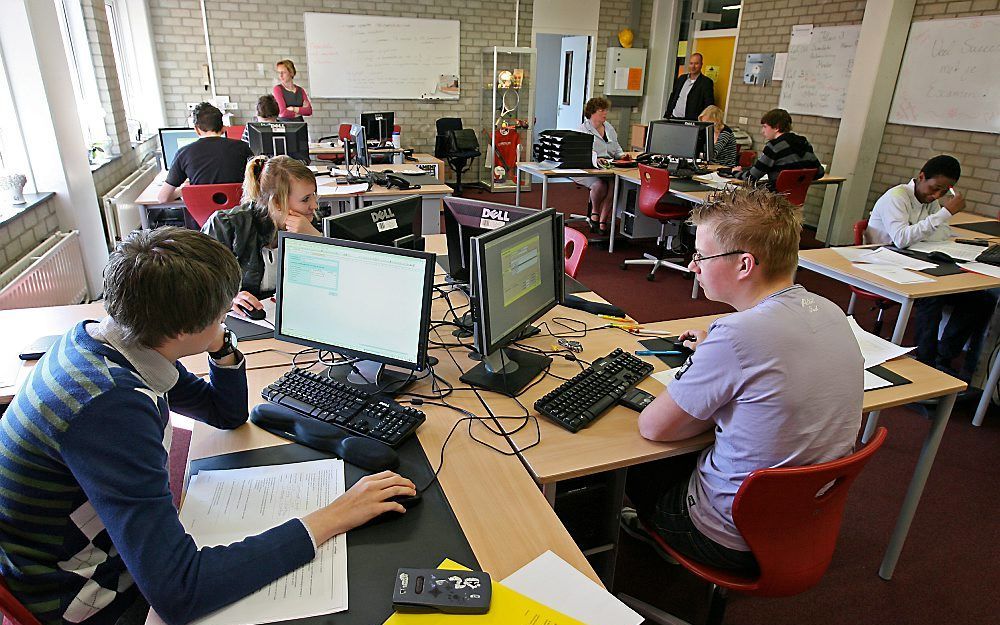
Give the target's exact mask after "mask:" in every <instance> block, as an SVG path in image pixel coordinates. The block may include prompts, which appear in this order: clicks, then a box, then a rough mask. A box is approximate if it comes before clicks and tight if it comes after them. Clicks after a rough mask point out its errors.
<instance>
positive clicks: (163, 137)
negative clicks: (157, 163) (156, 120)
mask: <svg viewBox="0 0 1000 625" xmlns="http://www.w3.org/2000/svg"><path fill="white" fill-rule="evenodd" d="M197 140H198V133H196V132H195V131H194V128H160V151H161V153H162V154H163V167H164V169H170V166H171V165H173V164H174V157H175V156H177V151H178V150H180V149H181V148H183V147H184V146H185V145H190V144H192V143H194V142H195V141H197Z"/></svg>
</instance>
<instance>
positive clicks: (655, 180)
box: [620, 163, 690, 280]
mask: <svg viewBox="0 0 1000 625" xmlns="http://www.w3.org/2000/svg"><path fill="white" fill-rule="evenodd" d="M669 196H670V172H669V171H667V170H666V169H661V168H659V167H650V166H649V165H643V164H641V163H640V164H639V199H638V200H637V201H636V205H637V206H638V207H639V211H640V212H641V213H642V214H643V215H645V216H647V217H649V218H651V219H655V220H657V221H659V222H660V236H659V237H658V238H657V243H658V244H663V246H664V247H663V250H662V254H661V255H660V256H654V255H652V254H643V257H642V258H637V259H632V260H626V261H623V262H622V264H621V265H620V267H621V268H622V269H628V267H629V265H652V266H653V268H652V269H651V270H650V272H649V274H648V275H647V276H646V279H647V280H653V279H654V278H655V275H656V270H657V269H659V268H660V267H669V268H671V269H676V270H677V271H681V272H684V273H690V269H688V268H687V266H686V265H687V263H686V261H685V258H684V256H685V255H684V253H683V252H681V253H678V252H677V251H675V250H674V249H673V247H674V246H673V242H674V236H675V233H674V231H673V230H671V232H670V233H669V234H668V233H667V227H668V226H670V227H671V228H674V229H676V230H677V234H679V233H680V232H681V229H682V228H684V223H683V222H684V221H685V220H686V219H687V217H688V214H689V212H690V210H689V209H688V207H687V205H685V204H680V203H668V202H667V199H668V198H669ZM668 258H675V259H676V260H680V261H682V262H684V264H677V263H674V262H671V261H670V260H667V259H668Z"/></svg>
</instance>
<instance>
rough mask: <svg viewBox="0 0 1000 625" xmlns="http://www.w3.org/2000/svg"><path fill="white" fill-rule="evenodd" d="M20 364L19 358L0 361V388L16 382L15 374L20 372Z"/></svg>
mask: <svg viewBox="0 0 1000 625" xmlns="http://www.w3.org/2000/svg"><path fill="white" fill-rule="evenodd" d="M22 364H23V363H22V362H21V360H20V359H19V358H10V359H9V360H7V362H0V388H5V387H7V386H14V384H15V383H17V374H18V373H20V371H21V365H22Z"/></svg>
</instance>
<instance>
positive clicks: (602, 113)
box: [577, 97, 625, 234]
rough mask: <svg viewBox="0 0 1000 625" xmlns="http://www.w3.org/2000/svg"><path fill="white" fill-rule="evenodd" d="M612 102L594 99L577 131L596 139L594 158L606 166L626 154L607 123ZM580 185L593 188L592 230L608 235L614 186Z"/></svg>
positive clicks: (595, 181) (593, 181)
mask: <svg viewBox="0 0 1000 625" xmlns="http://www.w3.org/2000/svg"><path fill="white" fill-rule="evenodd" d="M610 109H611V101H610V100H608V99H607V98H601V97H598V98H591V99H589V100H587V103H586V104H585V105H584V106H583V116H584V117H586V119H585V120H584V121H583V123H582V124H580V127H579V128H577V130H580V131H581V132H586V133H589V134H592V135H594V154H596V155H597V161H598V163H596V164H600V165H603V164H604V163H606V162H607V161H609V160H612V159H617V158H621V157H622V156H623V155H624V154H625V150H623V149H622V146H621V145H620V144H619V143H618V133H617V132H615V129H614V127H612V126H611V123H610V122H608V121H607V119H608V111H609V110H610ZM577 182H579V183H580V184H582V185H584V186H586V187H590V217H589V221H590V229H591V231H592V232H597V231H598V229H600V232H601V233H602V234H605V233H607V231H608V224H609V223H611V202H612V200H613V199H614V198H612V197H611V196H612V193H611V185H609V184H608V181H607V180H606V179H604V178H596V177H589V178H579V179H577Z"/></svg>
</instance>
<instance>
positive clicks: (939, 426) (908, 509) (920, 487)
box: [878, 394, 957, 580]
mask: <svg viewBox="0 0 1000 625" xmlns="http://www.w3.org/2000/svg"><path fill="white" fill-rule="evenodd" d="M956 397H957V395H956V394H951V395H948V396H947V397H942V398H941V401H940V402H939V403H938V406H937V411H936V412H935V414H934V421H933V422H932V423H931V429H930V431H929V432H927V438H925V439H924V448H923V449H922V450H920V458H919V459H918V460H917V466H916V468H915V469H914V470H913V479H911V480H910V486H909V488H907V490H906V499H904V500H903V508H902V510H900V511H899V518H898V519H896V529H894V530H893V531H892V538H890V539H889V548H888V549H887V550H886V552H885V557H884V558H882V566H881V567H880V568H879V570H878V576H879V577H881V578H882V579H884V580H889V579H892V573H893V571H894V570H895V569H896V562H897V561H898V560H899V554H900V552H901V551H902V550H903V543H904V542H906V535H907V533H909V531H910V523H911V522H912V521H913V515H914V514H915V513H916V511H917V505H918V504H919V503H920V496H921V495H922V494H923V492H924V485H925V484H926V483H927V476H928V475H929V474H930V472H931V465H932V464H934V456H935V455H936V454H937V450H938V445H940V444H941V438H942V437H943V436H944V428H945V426H946V425H948V418H949V417H950V416H951V409H952V407H953V406H954V405H955V398H956Z"/></svg>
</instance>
